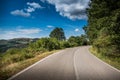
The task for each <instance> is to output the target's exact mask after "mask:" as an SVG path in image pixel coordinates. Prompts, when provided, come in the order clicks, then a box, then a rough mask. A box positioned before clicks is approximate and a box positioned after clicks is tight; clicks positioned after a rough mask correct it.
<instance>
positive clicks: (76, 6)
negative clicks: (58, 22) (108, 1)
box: [46, 0, 90, 20]
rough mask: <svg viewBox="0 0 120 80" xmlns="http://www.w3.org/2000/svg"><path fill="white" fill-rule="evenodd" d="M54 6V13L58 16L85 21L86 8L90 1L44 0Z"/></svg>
mask: <svg viewBox="0 0 120 80" xmlns="http://www.w3.org/2000/svg"><path fill="white" fill-rule="evenodd" d="M46 1H47V2H48V3H50V4H52V5H55V8H56V11H57V12H59V13H60V15H62V16H65V17H67V18H69V19H72V20H74V19H87V15H86V8H88V7H89V6H88V3H89V1H90V0H46Z"/></svg>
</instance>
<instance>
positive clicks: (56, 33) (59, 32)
mask: <svg viewBox="0 0 120 80" xmlns="http://www.w3.org/2000/svg"><path fill="white" fill-rule="evenodd" d="M49 36H50V38H56V39H57V40H60V41H63V40H65V39H66V38H65V34H64V31H63V29H62V28H58V27H56V28H55V29H54V30H53V31H52V32H51V33H50V35H49Z"/></svg>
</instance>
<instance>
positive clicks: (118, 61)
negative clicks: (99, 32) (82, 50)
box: [90, 47, 120, 70]
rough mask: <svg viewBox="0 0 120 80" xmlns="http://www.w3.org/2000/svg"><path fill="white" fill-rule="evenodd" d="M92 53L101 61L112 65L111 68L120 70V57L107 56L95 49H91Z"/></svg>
mask: <svg viewBox="0 0 120 80" xmlns="http://www.w3.org/2000/svg"><path fill="white" fill-rule="evenodd" d="M90 51H91V53H92V54H94V55H95V56H96V57H98V58H100V59H101V60H103V61H105V62H106V63H108V64H110V65H111V66H113V67H115V68H117V69H119V70H120V57H119V56H107V55H104V54H103V53H100V52H98V51H97V50H96V49H95V48H93V47H91V48H90Z"/></svg>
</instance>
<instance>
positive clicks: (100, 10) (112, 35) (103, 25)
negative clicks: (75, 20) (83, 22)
mask: <svg viewBox="0 0 120 80" xmlns="http://www.w3.org/2000/svg"><path fill="white" fill-rule="evenodd" d="M87 14H88V26H87V29H86V30H87V31H86V32H87V35H88V37H89V40H90V42H91V43H92V44H93V46H94V47H95V48H96V49H97V51H99V52H101V53H104V54H107V53H109V55H115V54H116V53H120V21H119V20H120V0H91V3H90V8H89V9H88V10H87Z"/></svg>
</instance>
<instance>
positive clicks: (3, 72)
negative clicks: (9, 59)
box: [0, 50, 59, 80]
mask: <svg viewBox="0 0 120 80" xmlns="http://www.w3.org/2000/svg"><path fill="white" fill-rule="evenodd" d="M58 51H59V50H54V51H50V52H44V53H42V54H40V55H37V56H35V57H33V58H30V59H26V60H23V61H20V62H16V63H13V64H10V65H7V66H4V67H2V68H0V80H6V79H8V78H9V77H11V76H13V75H14V74H16V73H18V72H20V71H21V70H23V69H25V68H27V67H28V66H30V65H32V64H34V63H35V62H37V61H39V60H41V59H43V58H45V57H47V56H48V55H50V54H53V53H55V52H58Z"/></svg>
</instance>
